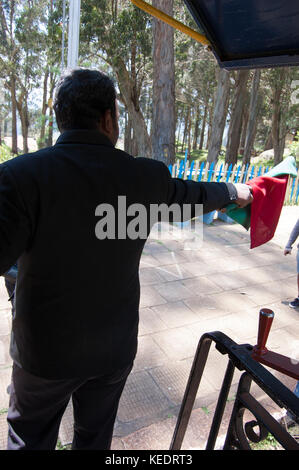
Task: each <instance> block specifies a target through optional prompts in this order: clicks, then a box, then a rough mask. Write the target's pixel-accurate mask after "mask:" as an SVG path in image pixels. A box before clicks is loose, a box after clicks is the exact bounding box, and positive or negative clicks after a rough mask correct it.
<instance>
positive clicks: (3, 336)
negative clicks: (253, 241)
mask: <svg viewBox="0 0 299 470" xmlns="http://www.w3.org/2000/svg"><path fill="white" fill-rule="evenodd" d="M297 217H298V208H297V207H284V208H283V211H282V214H281V217H280V222H279V225H278V228H277V230H276V234H275V237H274V238H273V240H272V241H270V242H269V243H267V244H266V245H263V246H261V247H258V248H256V249H254V250H250V248H249V233H248V232H247V231H246V230H245V229H244V228H243V227H241V226H239V225H237V224H226V223H224V222H221V221H215V222H214V223H213V225H211V226H201V227H199V228H198V233H197V235H198V237H199V235H200V233H201V232H202V231H203V236H204V239H203V243H202V246H201V248H200V249H190V247H192V246H193V245H192V243H188V244H187V243H185V242H184V241H181V240H177V239H175V238H171V237H170V238H169V239H168V240H165V239H163V240H160V239H159V240H155V239H152V238H150V239H149V240H148V241H147V243H146V245H145V249H144V253H143V255H142V259H141V263H140V283H141V303H140V324H139V347H138V353H137V357H136V360H135V364H134V368H133V370H132V373H131V375H130V376H129V378H128V381H127V384H126V387H125V389H124V393H123V396H122V398H121V402H120V406H119V411H118V415H117V420H116V425H115V432H114V434H115V435H114V439H113V443H112V449H114V450H117V449H120V450H124V449H126V450H134V449H136V450H137V449H138V450H140V449H157V450H159V449H161V450H165V449H168V448H169V445H170V442H171V437H172V434H173V431H174V428H175V423H176V419H177V415H178V412H179V408H180V404H181V401H182V398H183V394H184V390H185V386H186V383H187V380H188V376H189V373H190V370H191V366H192V362H193V357H194V354H195V351H196V347H197V344H198V341H199V339H200V337H201V335H202V334H203V333H206V332H209V331H217V330H218V331H222V332H224V333H225V334H227V335H228V336H230V337H231V338H232V339H233V340H234V341H236V342H237V343H250V344H255V343H256V338H257V329H258V312H259V309H260V308H261V307H268V308H272V309H273V311H274V312H275V318H274V321H273V325H272V329H271V332H270V335H269V339H268V343H267V345H268V347H269V349H273V350H274V351H276V352H279V353H280V354H285V355H289V356H291V357H293V358H295V359H297V360H298V359H299V357H298V351H299V311H297V310H291V309H290V308H289V306H288V302H289V301H290V300H291V299H293V298H294V297H295V295H296V281H297V276H296V259H295V256H294V254H292V256H288V257H287V258H286V257H284V256H283V247H284V246H285V244H286V242H287V240H288V237H289V234H290V231H291V229H292V227H293V225H294V223H295V221H296V220H297ZM186 248H188V249H186ZM294 251H295V250H294ZM10 325H11V310H10V304H9V301H8V298H7V292H6V290H5V286H4V282H3V278H0V449H5V448H6V435H7V424H6V410H7V407H8V400H9V396H8V394H7V386H8V385H9V382H10V373H11V366H12V361H11V359H10V357H9V354H8V350H9V338H10ZM226 365H227V357H226V356H223V355H221V354H219V352H218V351H217V350H216V349H215V348H214V347H211V350H210V354H209V356H208V360H207V365H206V369H205V372H204V375H203V378H202V382H201V384H200V388H199V390H198V394H197V397H196V400H195V405H194V410H193V412H192V415H191V420H190V423H189V427H188V431H187V434H186V437H185V440H184V446H183V448H184V449H201V448H204V445H205V440H206V438H207V435H208V430H209V427H210V425H211V420H212V417H213V411H214V408H215V402H216V400H217V398H218V393H219V390H220V387H221V384H222V380H223V376H224V373H225V370H226ZM274 374H275V375H277V376H278V377H279V378H280V380H282V381H283V382H284V383H285V384H286V385H287V386H288V387H289V388H290V389H291V390H292V389H293V388H294V385H295V382H296V381H295V380H293V379H290V378H287V377H285V376H283V375H282V374H279V373H277V372H275V373H274ZM239 376H240V372H239V371H236V372H235V375H234V378H233V386H232V389H231V399H230V400H229V401H228V403H227V406H226V412H225V416H224V422H223V424H222V427H223V432H224V431H225V429H226V427H227V424H228V419H229V414H230V410H231V407H232V404H233V400H232V399H233V394H234V393H235V390H236V386H237V383H238V380H239ZM256 393H257V397H259V400H264V401H265V403H266V404H267V407H268V409H269V410H271V412H273V413H278V412H281V410H279V409H278V407H277V406H276V405H275V404H273V402H270V401H269V399H268V398H267V397H266V396H265V394H264V393H263V392H262V391H261V390H258V387H257V390H256ZM72 429H73V417H72V404H71V403H70V404H69V405H68V407H67V409H66V412H65V414H64V417H63V420H62V423H61V428H60V433H59V439H60V442H61V443H62V444H68V443H69V442H71V440H72ZM220 434H221V433H220ZM219 445H220V444H219Z"/></svg>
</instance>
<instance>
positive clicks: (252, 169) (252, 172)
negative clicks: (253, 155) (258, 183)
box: [249, 165, 254, 180]
mask: <svg viewBox="0 0 299 470" xmlns="http://www.w3.org/2000/svg"><path fill="white" fill-rule="evenodd" d="M253 175H254V165H253V167H252V168H251V172H250V175H249V179H250V180H251V179H252V178H253Z"/></svg>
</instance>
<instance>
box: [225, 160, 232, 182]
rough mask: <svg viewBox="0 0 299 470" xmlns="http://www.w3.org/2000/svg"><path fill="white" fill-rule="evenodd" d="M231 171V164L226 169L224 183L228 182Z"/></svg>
mask: <svg viewBox="0 0 299 470" xmlns="http://www.w3.org/2000/svg"><path fill="white" fill-rule="evenodd" d="M232 169H233V164H232V163H231V164H230V165H229V167H228V169H227V173H226V182H228V180H229V178H230V175H231V172H232Z"/></svg>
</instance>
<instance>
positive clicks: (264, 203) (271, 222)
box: [247, 175, 288, 248]
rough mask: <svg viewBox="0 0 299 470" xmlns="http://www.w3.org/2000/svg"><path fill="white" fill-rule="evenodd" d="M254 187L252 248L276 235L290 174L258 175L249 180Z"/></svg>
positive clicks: (251, 225) (251, 228)
mask: <svg viewBox="0 0 299 470" xmlns="http://www.w3.org/2000/svg"><path fill="white" fill-rule="evenodd" d="M247 184H248V185H249V186H251V188H252V194H253V202H252V204H251V208H250V209H251V220H250V241H251V244H250V248H256V247H257V246H260V245H262V244H263V243H266V242H268V241H269V240H271V238H272V237H273V236H274V233H275V230H276V227H277V224H278V221H279V217H280V213H281V209H282V206H283V202H284V198H285V193H286V189H287V184H288V175H281V176H277V177H275V178H274V177H270V176H258V177H256V178H253V179H252V180H249V181H247Z"/></svg>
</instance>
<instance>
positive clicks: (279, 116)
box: [272, 67, 290, 165]
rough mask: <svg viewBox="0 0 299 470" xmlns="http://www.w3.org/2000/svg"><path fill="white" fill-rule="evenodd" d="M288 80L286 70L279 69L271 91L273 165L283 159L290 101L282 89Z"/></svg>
mask: <svg viewBox="0 0 299 470" xmlns="http://www.w3.org/2000/svg"><path fill="white" fill-rule="evenodd" d="M288 78H289V73H288V69H287V68H286V67H284V68H281V69H280V70H279V73H278V77H277V80H276V83H275V86H274V90H273V114H272V139H273V149H274V165H277V164H278V163H279V162H281V161H282V159H283V152H284V146H285V137H286V132H287V128H286V113H287V110H288V106H289V101H290V93H289V91H290V90H289V91H288V92H287V93H286V94H287V95H288V97H286V96H284V87H285V85H286V82H287V80H288Z"/></svg>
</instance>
